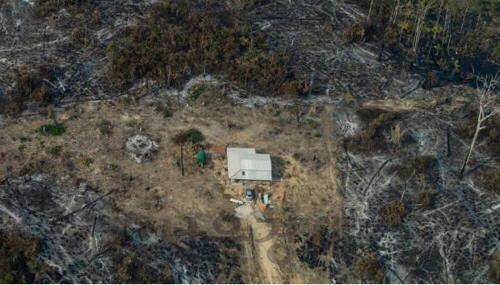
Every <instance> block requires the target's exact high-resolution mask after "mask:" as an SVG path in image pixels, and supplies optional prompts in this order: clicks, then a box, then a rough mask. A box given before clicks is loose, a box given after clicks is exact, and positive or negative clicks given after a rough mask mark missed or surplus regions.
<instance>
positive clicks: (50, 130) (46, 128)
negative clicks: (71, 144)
mask: <svg viewBox="0 0 500 285" xmlns="http://www.w3.org/2000/svg"><path fill="white" fill-rule="evenodd" d="M64 132H66V128H65V127H64V126H63V124H61V123H57V122H54V123H53V124H46V125H43V126H41V127H40V128H38V133H39V134H42V135H44V136H60V135H62V134H63V133H64Z"/></svg>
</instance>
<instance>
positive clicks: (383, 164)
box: [363, 158, 391, 196]
mask: <svg viewBox="0 0 500 285" xmlns="http://www.w3.org/2000/svg"><path fill="white" fill-rule="evenodd" d="M389 161H391V159H390V158H389V159H388V160H386V161H385V162H384V163H382V165H381V166H380V167H379V169H378V170H377V172H375V174H373V176H372V178H371V179H370V182H368V186H366V189H365V191H364V193H363V196H366V193H367V192H368V189H370V186H371V185H372V183H373V180H375V177H376V176H377V175H378V174H379V172H380V171H382V169H383V168H384V167H385V166H386V165H387V163H389Z"/></svg>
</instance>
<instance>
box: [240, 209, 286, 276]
mask: <svg viewBox="0 0 500 285" xmlns="http://www.w3.org/2000/svg"><path fill="white" fill-rule="evenodd" d="M247 224H248V229H249V237H250V243H251V244H250V245H249V246H250V247H251V251H252V256H251V257H252V258H253V261H254V262H256V263H258V267H259V268H260V272H261V274H260V276H261V280H259V281H260V283H270V284H280V283H283V276H282V273H281V270H280V267H279V265H278V264H276V263H273V262H271V260H270V259H269V258H268V257H267V251H268V250H269V248H270V247H271V246H272V245H273V244H274V243H275V242H274V237H273V238H271V239H269V240H264V241H261V242H259V240H261V239H263V238H265V237H267V235H269V233H270V232H271V227H270V226H269V224H268V223H265V222H261V221H258V220H257V219H256V218H255V217H254V216H250V217H248V219H247ZM247 252H248V250H247ZM249 260H250V261H251V260H252V259H251V258H250V256H249Z"/></svg>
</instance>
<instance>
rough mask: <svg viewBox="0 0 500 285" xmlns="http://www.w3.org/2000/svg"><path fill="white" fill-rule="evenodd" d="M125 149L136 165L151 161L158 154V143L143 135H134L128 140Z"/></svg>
mask: <svg viewBox="0 0 500 285" xmlns="http://www.w3.org/2000/svg"><path fill="white" fill-rule="evenodd" d="M126 147H127V150H128V154H129V155H130V157H132V158H133V159H134V160H135V161H136V162H137V163H143V162H145V161H148V160H151V159H152V158H153V157H154V156H155V155H156V153H157V152H158V143H156V142H155V141H152V140H150V139H148V138H147V137H146V136H143V135H136V136H133V137H131V138H129V139H128V141H127V143H126Z"/></svg>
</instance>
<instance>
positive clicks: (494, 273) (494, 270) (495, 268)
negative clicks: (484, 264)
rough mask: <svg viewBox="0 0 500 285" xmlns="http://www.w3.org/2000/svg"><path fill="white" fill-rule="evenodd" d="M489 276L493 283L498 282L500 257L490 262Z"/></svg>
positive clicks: (499, 280)
mask: <svg viewBox="0 0 500 285" xmlns="http://www.w3.org/2000/svg"><path fill="white" fill-rule="evenodd" d="M490 275H491V278H492V279H493V280H494V281H495V282H500V255H497V256H496V257H495V258H493V260H491V261H490Z"/></svg>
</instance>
